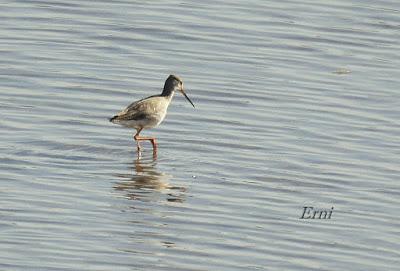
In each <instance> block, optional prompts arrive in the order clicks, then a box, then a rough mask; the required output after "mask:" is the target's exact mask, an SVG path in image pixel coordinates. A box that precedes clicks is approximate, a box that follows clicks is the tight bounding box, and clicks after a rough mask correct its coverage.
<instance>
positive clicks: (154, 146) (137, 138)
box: [133, 128, 157, 151]
mask: <svg viewBox="0 0 400 271" xmlns="http://www.w3.org/2000/svg"><path fill="white" fill-rule="evenodd" d="M142 130H143V128H140V129H138V130H137V133H136V134H135V135H134V136H133V138H134V139H135V140H136V145H137V146H138V151H140V149H141V148H140V145H139V141H142V140H149V141H150V142H151V145H153V150H154V151H157V142H156V138H155V137H144V136H139V133H140V132H141V131H142Z"/></svg>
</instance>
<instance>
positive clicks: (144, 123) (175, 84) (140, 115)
mask: <svg viewBox="0 0 400 271" xmlns="http://www.w3.org/2000/svg"><path fill="white" fill-rule="evenodd" d="M175 91H180V92H181V93H182V94H183V96H185V98H186V99H187V100H188V101H189V102H190V103H191V105H192V106H193V107H194V104H193V103H192V101H191V100H190V99H189V97H188V96H187V95H186V93H185V91H184V90H183V82H182V80H181V79H180V78H179V77H178V76H175V75H170V76H169V77H168V78H167V80H166V81H165V84H164V89H163V91H162V93H161V94H160V95H154V96H150V97H147V98H145V99H142V100H139V101H136V102H133V103H132V104H130V105H129V106H128V107H127V108H125V109H124V110H122V111H121V112H119V113H118V114H117V115H115V116H114V117H112V118H110V121H111V122H112V123H116V124H120V125H122V126H125V127H128V128H135V129H136V134H135V135H134V136H133V138H134V139H135V140H136V146H137V150H138V153H139V152H140V150H141V147H140V144H139V141H142V140H149V141H150V142H151V144H152V145H153V151H154V152H155V153H156V152H157V143H156V138H155V137H142V136H140V135H139V134H140V132H141V131H142V130H143V129H149V128H153V127H156V126H158V125H159V124H160V123H161V122H162V121H163V120H164V118H165V116H166V115H167V109H168V106H169V104H170V103H171V101H172V98H173V97H174V94H175Z"/></svg>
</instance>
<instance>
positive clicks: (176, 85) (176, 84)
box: [164, 75, 194, 107]
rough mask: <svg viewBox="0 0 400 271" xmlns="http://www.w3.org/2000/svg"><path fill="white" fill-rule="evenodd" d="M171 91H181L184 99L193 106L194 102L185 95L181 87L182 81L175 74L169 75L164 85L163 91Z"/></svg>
mask: <svg viewBox="0 0 400 271" xmlns="http://www.w3.org/2000/svg"><path fill="white" fill-rule="evenodd" d="M173 91H179V92H180V93H182V95H183V96H185V98H186V100H188V101H189V103H190V104H191V105H192V106H193V107H194V104H193V103H192V101H191V100H190V99H189V97H188V96H187V95H186V93H185V90H184V88H183V81H182V79H180V78H179V77H178V76H176V75H170V76H169V77H168V78H167V80H166V81H165V85H164V92H166V93H168V92H169V93H171V92H173Z"/></svg>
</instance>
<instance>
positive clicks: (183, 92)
mask: <svg viewBox="0 0 400 271" xmlns="http://www.w3.org/2000/svg"><path fill="white" fill-rule="evenodd" d="M181 92H182V94H183V96H185V98H186V100H188V101H189V103H191V105H192V106H193V107H194V104H193V103H192V101H191V100H190V99H189V97H188V96H187V95H186V93H185V91H184V90H183V88H181Z"/></svg>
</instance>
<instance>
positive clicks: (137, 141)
mask: <svg viewBox="0 0 400 271" xmlns="http://www.w3.org/2000/svg"><path fill="white" fill-rule="evenodd" d="M142 130H143V128H139V129H137V130H136V134H135V135H134V136H133V139H135V141H136V147H137V151H138V153H140V151H141V149H142V148H141V147H140V144H139V140H138V138H139V133H140V132H141V131H142Z"/></svg>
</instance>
